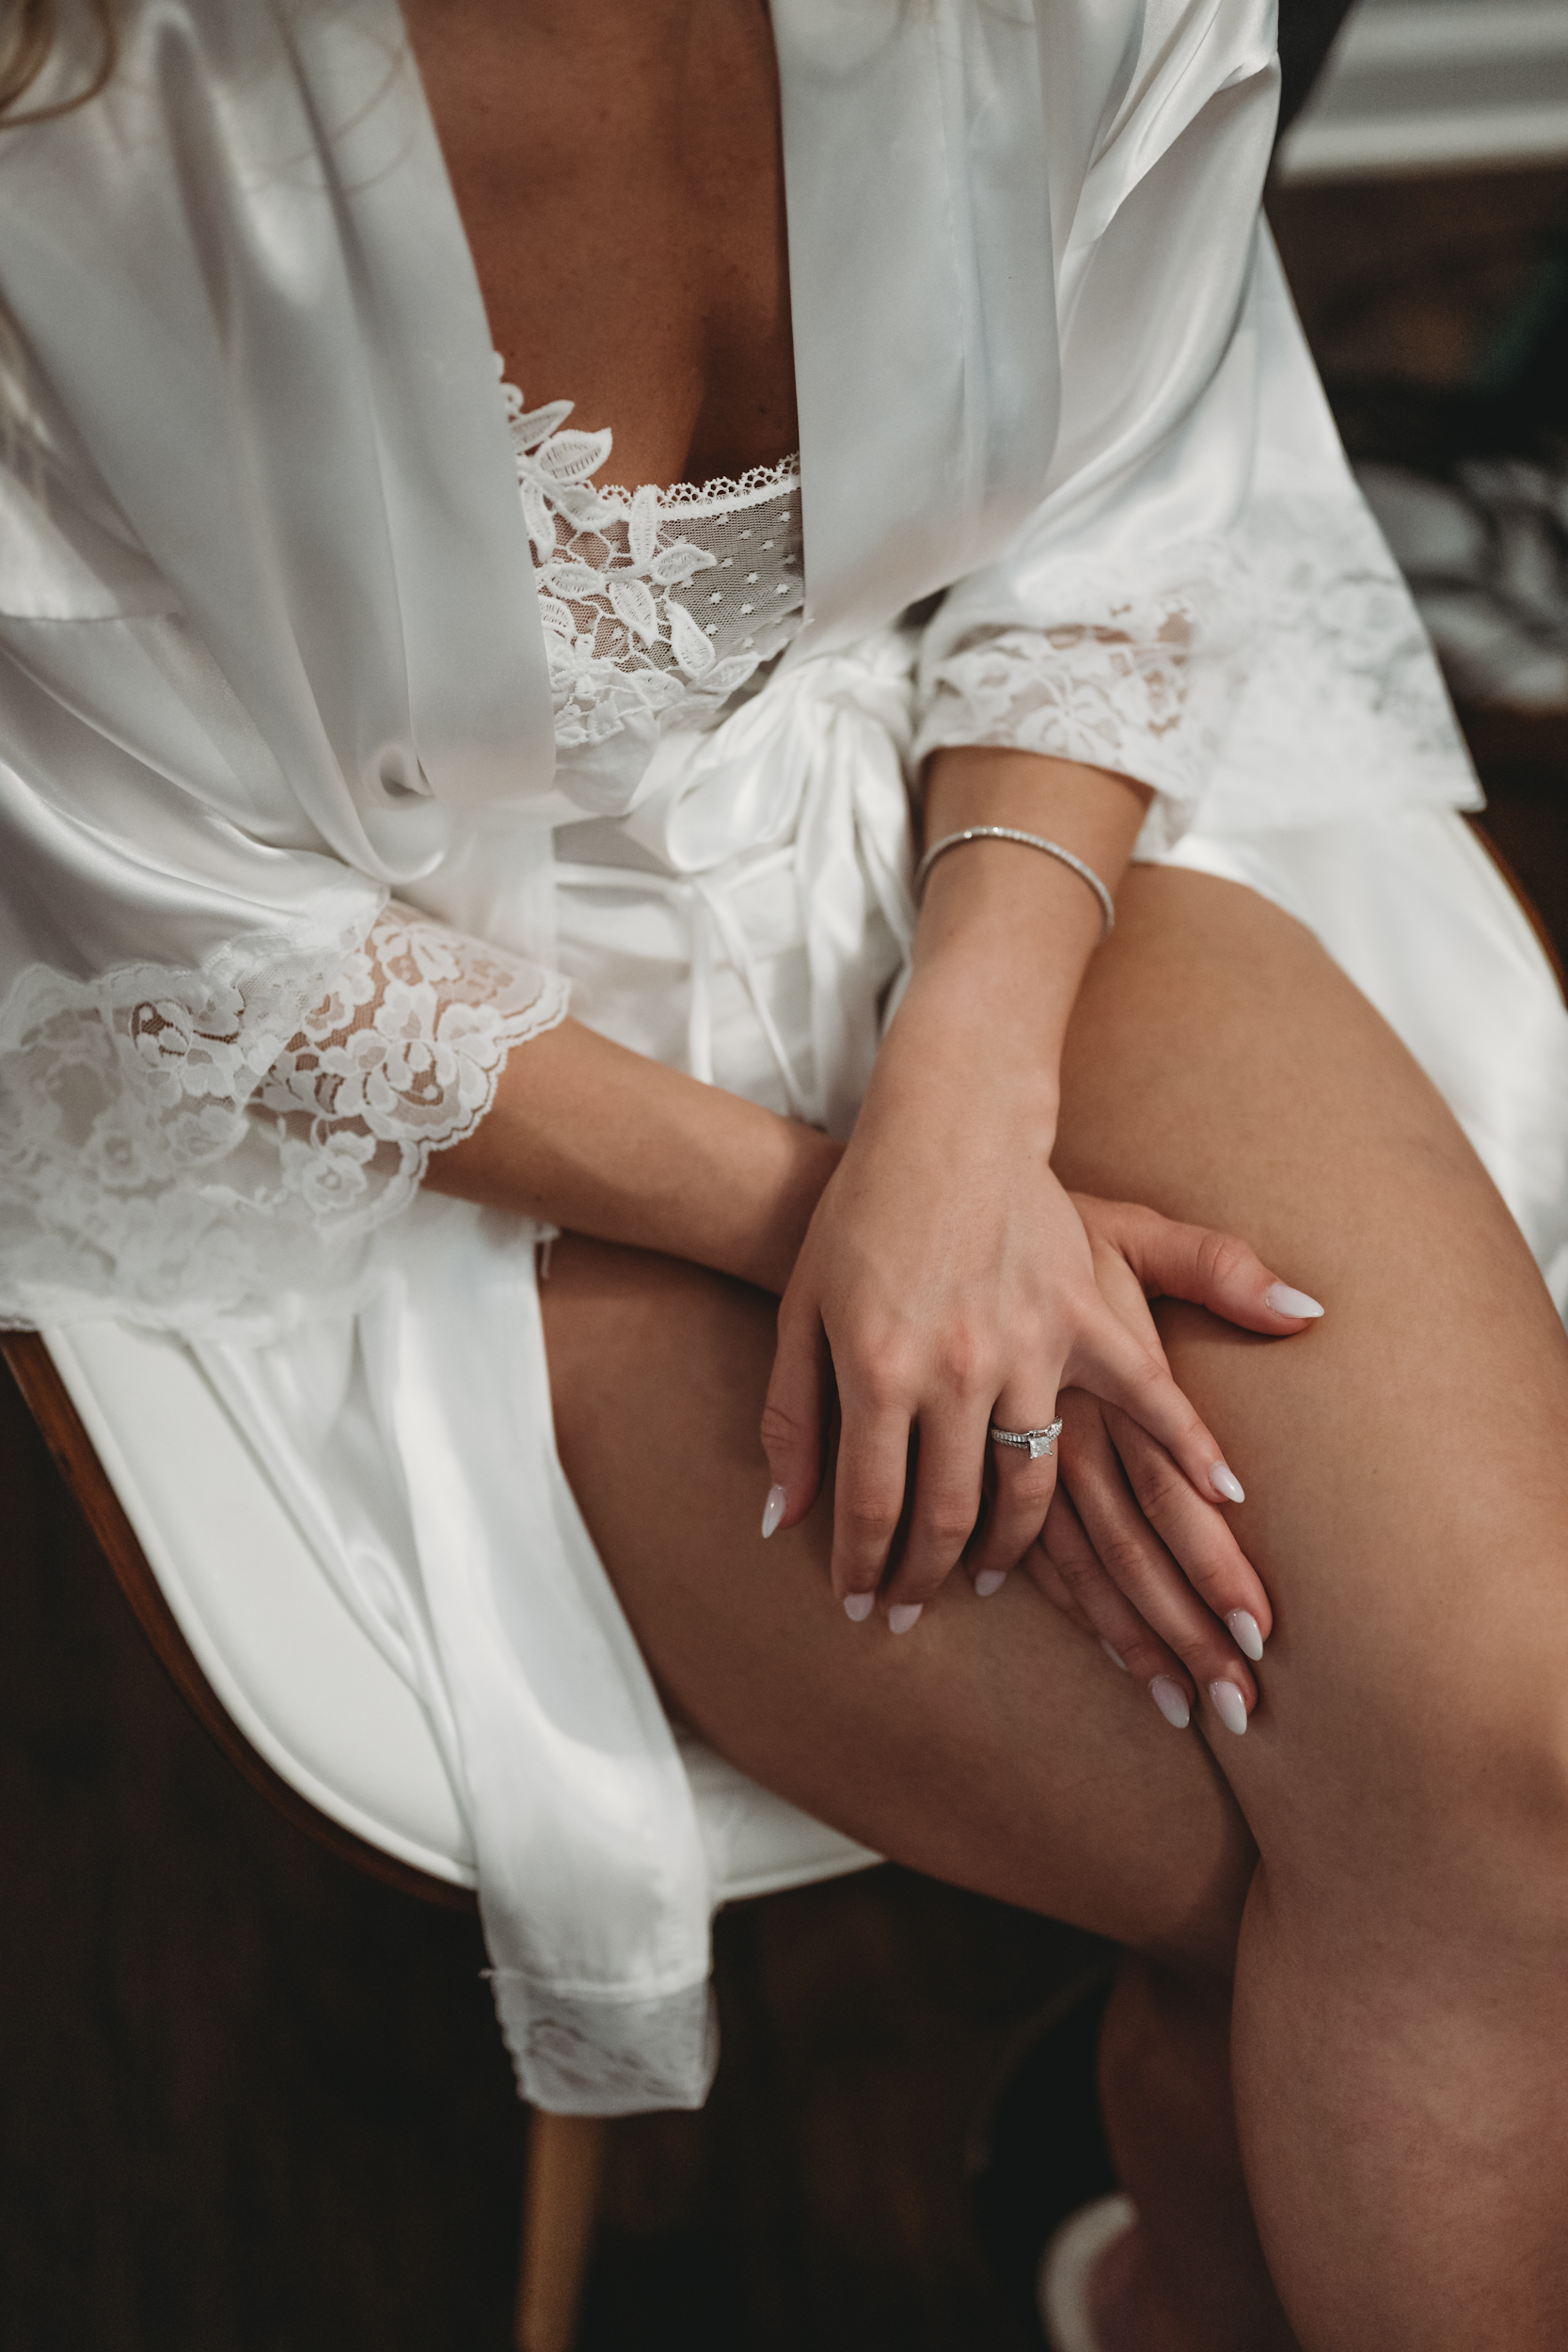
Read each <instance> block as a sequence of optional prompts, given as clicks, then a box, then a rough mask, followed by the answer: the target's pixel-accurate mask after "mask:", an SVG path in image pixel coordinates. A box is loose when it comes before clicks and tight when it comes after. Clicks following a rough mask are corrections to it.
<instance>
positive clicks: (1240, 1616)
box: [1225, 1609, 1263, 1665]
mask: <svg viewBox="0 0 1568 2352" xmlns="http://www.w3.org/2000/svg"><path fill="white" fill-rule="evenodd" d="M1225 1622H1226V1624H1227V1626H1228V1627H1229V1628H1230V1631H1231V1636H1232V1638H1233V1639H1234V1641H1235V1644H1236V1647H1237V1648H1238V1649H1239V1650H1240V1651H1241V1653H1242V1656H1243V1658H1250V1659H1251V1660H1252V1662H1253V1664H1254V1665H1256V1664H1257V1663H1258V1661H1259V1659H1260V1658H1261V1657H1262V1655H1263V1636H1262V1635H1261V1633H1259V1630H1258V1620H1257V1618H1256V1617H1255V1616H1254V1615H1253V1613H1252V1612H1251V1610H1250V1609H1232V1610H1229V1611H1228V1612H1227V1615H1226V1620H1225Z"/></svg>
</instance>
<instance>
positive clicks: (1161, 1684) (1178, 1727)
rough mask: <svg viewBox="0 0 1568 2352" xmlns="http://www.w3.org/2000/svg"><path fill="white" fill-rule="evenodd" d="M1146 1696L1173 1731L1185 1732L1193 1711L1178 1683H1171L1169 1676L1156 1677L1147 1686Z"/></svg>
mask: <svg viewBox="0 0 1568 2352" xmlns="http://www.w3.org/2000/svg"><path fill="white" fill-rule="evenodd" d="M1148 1695H1149V1697H1150V1698H1151V1699H1152V1700H1153V1701H1154V1704H1155V1706H1156V1707H1157V1708H1159V1710H1160V1712H1161V1714H1162V1715H1163V1716H1164V1719H1165V1721H1166V1723H1167V1724H1169V1725H1170V1727H1171V1729H1172V1730H1173V1731H1185V1730H1186V1728H1187V1725H1188V1724H1190V1723H1191V1722H1192V1720H1193V1710H1192V1708H1190V1707H1189V1706H1188V1705H1187V1694H1186V1692H1184V1691H1183V1690H1182V1688H1181V1685H1180V1683H1179V1682H1173V1681H1172V1680H1171V1678H1170V1677H1169V1675H1156V1676H1155V1677H1154V1679H1153V1681H1152V1682H1151V1683H1150V1684H1149V1686H1148Z"/></svg>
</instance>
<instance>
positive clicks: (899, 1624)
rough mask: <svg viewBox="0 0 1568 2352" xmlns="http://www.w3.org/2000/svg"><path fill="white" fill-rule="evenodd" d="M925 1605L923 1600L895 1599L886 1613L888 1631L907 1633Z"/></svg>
mask: <svg viewBox="0 0 1568 2352" xmlns="http://www.w3.org/2000/svg"><path fill="white" fill-rule="evenodd" d="M925 1606H926V1604H925V1602H924V1601H923V1600H898V1601H895V1602H894V1604H893V1607H892V1608H891V1609H890V1610H889V1611H888V1613H887V1624H888V1631H889V1632H890V1633H907V1632H908V1631H909V1629H910V1628H911V1625H913V1624H915V1623H916V1622H917V1620H918V1619H919V1616H920V1613H921V1611H922V1610H923V1609H924V1608H925Z"/></svg>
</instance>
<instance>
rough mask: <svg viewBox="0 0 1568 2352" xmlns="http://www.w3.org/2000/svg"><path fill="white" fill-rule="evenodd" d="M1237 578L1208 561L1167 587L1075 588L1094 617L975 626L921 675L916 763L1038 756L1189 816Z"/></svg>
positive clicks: (1211, 738)
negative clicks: (1122, 778)
mask: <svg viewBox="0 0 1568 2352" xmlns="http://www.w3.org/2000/svg"><path fill="white" fill-rule="evenodd" d="M1234 571H1235V566H1234V564H1227V563H1224V562H1222V561H1218V560H1216V559H1214V558H1212V557H1210V558H1209V559H1208V560H1206V561H1203V560H1200V561H1198V562H1196V563H1195V564H1194V566H1193V569H1192V573H1191V576H1190V577H1187V578H1184V579H1181V580H1176V581H1174V582H1172V583H1171V584H1169V585H1168V586H1165V587H1164V588H1149V587H1133V586H1130V585H1124V584H1121V583H1117V582H1111V583H1108V584H1105V585H1102V586H1100V587H1099V588H1098V589H1097V590H1091V588H1090V586H1089V585H1088V584H1087V583H1083V582H1080V583H1078V584H1077V588H1076V594H1075V596H1074V602H1075V603H1076V604H1077V606H1078V609H1079V610H1080V611H1081V612H1087V613H1091V614H1093V615H1094V616H1095V617H1093V618H1092V619H1091V618H1085V619H1075V620H1072V621H1070V622H1069V621H1063V622H1060V623H1057V624H1054V625H1053V624H1050V623H1046V624H1043V625H1041V626H1038V627H1035V628H998V629H995V630H990V631H978V630H977V631H976V632H975V633H974V636H973V637H972V638H970V639H969V640H968V641H966V642H964V643H962V644H959V645H958V647H957V648H956V649H955V650H954V651H953V652H952V653H950V654H948V655H947V656H946V657H945V658H944V659H943V660H941V661H940V662H938V663H937V664H936V665H935V666H934V667H933V668H932V669H931V671H930V672H929V673H928V674H927V679H926V681H925V684H926V691H927V705H926V713H925V717H924V719H923V721H922V723H921V727H920V732H919V735H918V737H917V739H916V742H915V747H914V758H915V760H916V761H917V762H918V761H920V760H923V759H924V758H926V756H927V755H928V754H929V753H931V752H934V751H936V750H938V749H939V748H940V747H941V746H942V745H943V744H950V743H951V744H982V743H983V744H991V745H996V746H998V747H1001V748H1005V749H1008V750H1015V751H1024V752H1038V753H1042V754H1045V755H1049V756H1051V757H1053V758H1055V759H1072V760H1079V761H1082V762H1083V763H1084V764H1085V766H1087V767H1094V768H1109V769H1113V770H1115V771H1117V773H1118V774H1121V775H1131V776H1135V777H1136V778H1137V779H1138V781H1139V782H1140V783H1141V784H1148V785H1151V786H1153V787H1154V788H1155V790H1156V791H1157V792H1160V793H1162V794H1163V795H1164V796H1166V797H1167V798H1168V799H1169V800H1171V801H1172V802H1173V803H1177V805H1178V806H1179V807H1180V808H1181V809H1183V810H1190V808H1191V807H1192V805H1193V804H1194V803H1195V802H1196V798H1197V794H1198V791H1199V789H1200V784H1201V775H1202V767H1203V762H1204V760H1205V758H1206V757H1207V756H1210V755H1212V753H1213V750H1214V748H1215V743H1216V740H1217V729H1216V724H1215V721H1216V717H1217V713H1216V711H1215V710H1214V709H1213V707H1212V699H1213V698H1212V695H1211V694H1210V693H1209V692H1207V691H1204V690H1205V689H1206V688H1207V687H1208V686H1209V685H1210V683H1211V680H1210V677H1209V675H1208V673H1209V671H1210V670H1211V668H1212V664H1211V663H1210V661H1209V660H1208V659H1207V657H1208V655H1209V654H1210V652H1211V651H1212V648H1213V644H1214V640H1215V638H1216V636H1217V635H1218V634H1219V633H1220V632H1219V630H1218V628H1217V624H1218V623H1219V622H1220V620H1221V616H1222V614H1223V611H1224V608H1225V605H1226V602H1227V590H1228V589H1229V587H1230V585H1231V580H1232V578H1233V575H1234Z"/></svg>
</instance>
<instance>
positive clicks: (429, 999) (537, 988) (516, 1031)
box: [250, 906, 566, 1216]
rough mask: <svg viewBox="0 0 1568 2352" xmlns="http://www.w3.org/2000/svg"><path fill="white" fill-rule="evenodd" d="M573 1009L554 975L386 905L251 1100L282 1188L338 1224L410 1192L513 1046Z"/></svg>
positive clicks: (488, 1092)
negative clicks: (272, 1140) (267, 1129)
mask: <svg viewBox="0 0 1568 2352" xmlns="http://www.w3.org/2000/svg"><path fill="white" fill-rule="evenodd" d="M565 1009H566V989H565V983H564V982H563V981H562V980H561V979H559V978H557V977H555V976H554V975H546V974H545V973H543V972H541V971H539V970H538V968H537V967H536V966H534V965H532V964H525V963H521V962H519V961H518V960H517V959H516V958H515V957H514V956H508V955H505V954H503V953H501V952H500V951H499V949H496V948H493V947H487V946H484V945H483V943H482V942H480V941H478V940H474V939H468V938H465V937H463V936H462V935H461V934H459V933H457V932H455V931H450V930H445V929H443V928H442V927H441V926H440V925H439V924H436V923H430V922H426V921H424V920H423V919H421V918H420V916H418V915H415V914H410V913H409V912H408V911H407V910H406V909H405V908H402V907H398V906H390V907H388V909H387V910H386V912H385V913H384V914H382V915H381V916H380V917H379V919H378V920H377V921H376V922H375V923H374V924H373V925H372V929H371V931H370V935H369V937H368V938H367V939H366V940H365V941H364V943H363V944H362V946H359V947H357V948H356V949H355V951H354V952H353V953H352V954H350V955H348V956H345V957H344V959H343V961H342V962H341V964H339V966H338V968H337V970H336V971H335V972H334V973H333V975H332V977H331V980H330V982H329V984H328V986H327V988H326V991H325V994H324V995H323V996H322V998H321V1000H320V1002H319V1003H317V1004H315V1005H313V1006H312V1007H311V1008H310V1010H309V1012H308V1013H307V1014H306V1016H305V1018H304V1020H303V1021H302V1023H301V1024H300V1027H299V1030H298V1032H297V1033H296V1035H295V1036H293V1038H291V1040H290V1041H289V1043H288V1044H287V1045H286V1046H285V1048H284V1049H283V1051H282V1053H281V1054H279V1055H278V1057H277V1060H276V1061H275V1062H274V1063H273V1065H272V1067H271V1069H270V1070H269V1071H268V1072H267V1074H266V1076H265V1078H264V1079H263V1080H262V1082H261V1086H260V1087H259V1088H258V1089H257V1090H256V1093H255V1095H254V1096H253V1097H252V1099H251V1104H250V1108H251V1110H252V1112H253V1114H255V1115H257V1116H258V1117H265V1116H269V1115H270V1116H271V1117H272V1118H273V1119H274V1120H276V1133H277V1155H278V1165H279V1170H280V1174H281V1177H282V1182H283V1184H284V1186H285V1188H286V1189H288V1190H290V1191H293V1192H296V1193H297V1194H298V1195H299V1197H300V1198H301V1199H302V1200H304V1201H305V1202H306V1203H307V1205H308V1206H309V1208H311V1209H312V1210H314V1211H315V1212H316V1213H318V1214H319V1215H325V1216H332V1215H336V1216H344V1215H345V1214H346V1215H349V1216H353V1215H356V1214H357V1213H359V1212H360V1211H362V1209H363V1208H364V1207H365V1206H366V1205H368V1203H369V1200H370V1199H371V1197H372V1191H376V1190H379V1191H380V1192H381V1193H382V1194H383V1195H385V1193H386V1191H387V1190H388V1187H390V1188H391V1189H392V1190H393V1191H395V1192H396V1193H397V1194H398V1196H399V1198H404V1197H406V1194H407V1193H408V1191H409V1190H410V1189H411V1188H412V1186H413V1185H414V1184H418V1182H419V1181H420V1177H421V1176H422V1175H423V1174H424V1170H425V1167H426V1164H427V1162H428V1161H429V1158H430V1154H431V1152H435V1151H439V1150H441V1149H442V1148H444V1147H445V1146H447V1145H450V1144H453V1143H457V1142H460V1141H461V1139H462V1138H463V1136H467V1135H470V1134H471V1133H472V1132H473V1130H474V1128H475V1127H476V1126H477V1125H478V1123H479V1121H480V1120H482V1119H483V1116H484V1114H485V1112H486V1111H487V1110H488V1109H489V1107H490V1104H491V1102H492V1101H493V1099H494V1096H495V1091H496V1082H497V1079H498V1078H499V1074H500V1070H501V1066H502V1064H503V1063H504V1061H505V1059H506V1057H507V1055H508V1053H509V1052H510V1050H511V1048H512V1047H513V1046H514V1045H515V1044H518V1043H520V1042H521V1041H523V1040H524V1039H525V1038H529V1037H533V1036H536V1035H537V1034H538V1032H539V1031H540V1030H541V1029H546V1028H551V1027H553V1026H554V1025H555V1024H556V1022H558V1021H559V1020H560V1019H561V1018H562V1015H563V1013H564V1012H565Z"/></svg>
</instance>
